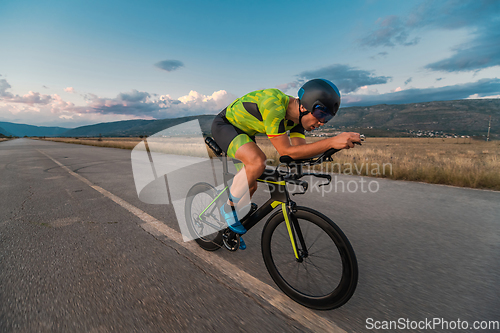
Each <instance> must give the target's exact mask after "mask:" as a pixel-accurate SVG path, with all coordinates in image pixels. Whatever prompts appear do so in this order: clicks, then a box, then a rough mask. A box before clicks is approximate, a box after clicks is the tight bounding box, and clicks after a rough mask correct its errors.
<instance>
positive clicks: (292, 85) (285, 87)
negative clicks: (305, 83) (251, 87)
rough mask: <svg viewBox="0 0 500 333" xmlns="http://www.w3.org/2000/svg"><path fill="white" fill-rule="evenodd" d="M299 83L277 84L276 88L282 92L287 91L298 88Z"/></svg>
mask: <svg viewBox="0 0 500 333" xmlns="http://www.w3.org/2000/svg"><path fill="white" fill-rule="evenodd" d="M298 87H299V83H298V82H289V83H284V84H278V85H277V86H276V88H278V89H279V90H282V91H287V90H288V89H292V88H298Z"/></svg>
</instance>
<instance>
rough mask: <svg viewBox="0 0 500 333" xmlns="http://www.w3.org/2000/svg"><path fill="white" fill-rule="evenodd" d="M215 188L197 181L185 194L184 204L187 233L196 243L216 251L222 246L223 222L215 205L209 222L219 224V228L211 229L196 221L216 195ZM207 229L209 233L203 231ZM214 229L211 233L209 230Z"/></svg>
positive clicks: (205, 248)
mask: <svg viewBox="0 0 500 333" xmlns="http://www.w3.org/2000/svg"><path fill="white" fill-rule="evenodd" d="M217 194H218V193H217V190H216V189H215V188H214V187H213V186H212V185H210V184H207V183H197V184H195V185H193V187H191V189H190V190H189V191H188V194H187V196H186V203H185V206H184V211H185V218H186V224H187V227H188V230H189V233H190V234H191V236H192V237H193V239H194V240H195V241H196V243H198V245H199V246H200V247H201V248H202V249H204V250H207V251H216V250H218V249H220V248H221V247H222V231H221V230H222V229H223V228H224V227H225V224H222V223H221V220H220V214H219V210H218V208H217V207H215V209H214V212H215V214H216V215H215V216H212V218H211V220H212V221H211V222H212V223H213V224H217V225H219V226H220V228H219V229H217V230H216V229H213V228H211V227H210V226H208V225H206V224H203V222H200V221H197V216H199V215H200V214H201V213H202V212H203V210H205V208H206V207H207V206H208V205H209V204H210V203H211V202H212V200H213V199H214V198H216V197H217ZM204 228H210V229H208V230H209V231H208V232H209V233H207V232H206V231H204ZM212 230H213V231H214V232H213V233H211V231H212Z"/></svg>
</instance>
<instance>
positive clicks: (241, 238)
mask: <svg viewBox="0 0 500 333" xmlns="http://www.w3.org/2000/svg"><path fill="white" fill-rule="evenodd" d="M246 248H247V245H246V244H245V241H244V240H243V237H240V250H245V249H246Z"/></svg>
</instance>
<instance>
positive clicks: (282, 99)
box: [226, 89, 305, 138]
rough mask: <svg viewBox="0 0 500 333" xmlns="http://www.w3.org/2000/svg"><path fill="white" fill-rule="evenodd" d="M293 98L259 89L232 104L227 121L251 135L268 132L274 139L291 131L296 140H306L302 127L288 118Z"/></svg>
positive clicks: (229, 107)
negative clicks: (286, 117)
mask: <svg viewBox="0 0 500 333" xmlns="http://www.w3.org/2000/svg"><path fill="white" fill-rule="evenodd" d="M290 98H293V97H291V96H288V95H285V94H284V93H283V92H281V91H280V90H278V89H264V90H257V91H254V92H251V93H249V94H246V95H245V96H243V97H240V98H238V99H237V100H235V101H234V102H233V103H231V105H229V106H228V107H227V109H226V118H227V120H229V122H230V123H231V124H233V125H234V126H236V127H238V128H239V129H241V130H242V131H243V132H245V133H247V134H248V135H249V136H254V135H255V134H257V133H265V134H266V135H267V136H268V137H269V138H274V137H277V136H280V135H283V134H286V132H287V131H290V137H292V138H293V137H300V138H305V136H304V128H303V127H302V125H300V124H295V123H294V122H293V121H291V120H287V119H285V116H286V109H287V108H288V102H289V101H290Z"/></svg>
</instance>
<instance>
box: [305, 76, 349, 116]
mask: <svg viewBox="0 0 500 333" xmlns="http://www.w3.org/2000/svg"><path fill="white" fill-rule="evenodd" d="M299 99H300V104H301V105H303V106H304V107H305V108H306V110H307V112H301V113H300V117H299V121H300V120H302V117H303V116H305V115H306V114H308V113H312V114H313V116H315V117H316V118H318V120H320V121H321V122H322V123H326V122H327V121H328V120H330V119H332V118H333V117H334V116H335V114H337V111H338V109H339V106H340V92H339V89H338V88H337V87H336V86H335V85H334V84H333V83H332V82H330V81H328V80H325V79H314V80H310V81H307V82H306V83H305V84H304V85H303V86H302V87H301V88H300V89H299ZM299 110H300V108H299ZM320 118H321V119H320Z"/></svg>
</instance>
